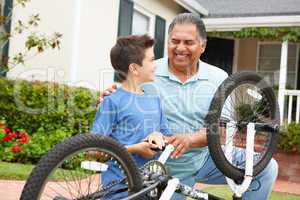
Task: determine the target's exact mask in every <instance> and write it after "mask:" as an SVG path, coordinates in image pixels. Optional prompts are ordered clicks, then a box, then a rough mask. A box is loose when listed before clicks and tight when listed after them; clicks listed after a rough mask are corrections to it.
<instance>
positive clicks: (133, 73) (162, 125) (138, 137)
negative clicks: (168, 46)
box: [92, 35, 169, 199]
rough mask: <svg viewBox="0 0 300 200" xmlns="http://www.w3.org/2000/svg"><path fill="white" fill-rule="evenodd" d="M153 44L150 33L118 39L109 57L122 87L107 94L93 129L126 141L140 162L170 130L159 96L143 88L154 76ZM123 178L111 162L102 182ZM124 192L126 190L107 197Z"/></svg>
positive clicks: (130, 150)
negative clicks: (146, 92)
mask: <svg viewBox="0 0 300 200" xmlns="http://www.w3.org/2000/svg"><path fill="white" fill-rule="evenodd" d="M153 45H154V40H153V39H151V38H150V37H149V36H147V35H142V36H138V35H132V36H128V37H121V38H119V39H118V41H117V43H116V44H115V46H114V47H113V48H112V49H111V52H110V59H111V63H112V66H113V68H114V69H115V71H116V73H117V76H118V78H119V80H121V83H122V87H120V88H118V89H117V91H116V92H114V93H113V94H111V95H110V96H108V97H105V98H104V101H103V102H102V104H101V108H100V110H99V111H98V112H97V114H96V118H95V121H94V124H93V129H92V132H93V133H95V134H102V135H107V136H110V137H112V138H114V139H116V140H117V141H119V142H120V143H122V144H124V145H125V146H126V148H127V150H128V151H129V152H130V153H131V154H132V156H133V158H134V159H135V161H136V162H137V164H138V166H142V165H143V164H145V163H146V162H147V161H149V159H151V158H153V157H154V156H155V154H156V152H155V151H153V150H152V149H153V148H162V146H164V137H163V134H169V130H168V128H167V121H166V118H165V116H164V114H163V113H162V108H161V103H160V99H159V97H158V96H153V95H151V96H150V95H147V94H144V92H143V90H142V88H141V85H142V84H143V83H146V82H150V81H153V80H154V71H155V66H154V62H153V61H154V53H153ZM145 140H148V142H145ZM152 141H153V142H154V143H152ZM110 169H111V170H110ZM120 178H121V172H120V170H118V168H117V166H114V165H113V164H109V170H108V171H106V172H105V173H104V174H103V175H102V184H103V185H104V186H105V185H106V184H108V183H110V182H111V181H112V180H118V179H120ZM124 196H126V193H125V194H124V193H123V194H122V195H120V194H118V195H114V196H113V197H111V196H110V197H107V198H108V199H119V198H121V197H124Z"/></svg>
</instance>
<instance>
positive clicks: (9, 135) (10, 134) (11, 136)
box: [7, 132, 18, 139]
mask: <svg viewBox="0 0 300 200" xmlns="http://www.w3.org/2000/svg"><path fill="white" fill-rule="evenodd" d="M7 136H8V137H9V138H10V139H16V138H17V137H18V136H17V134H15V133H12V132H11V133H8V134H7Z"/></svg>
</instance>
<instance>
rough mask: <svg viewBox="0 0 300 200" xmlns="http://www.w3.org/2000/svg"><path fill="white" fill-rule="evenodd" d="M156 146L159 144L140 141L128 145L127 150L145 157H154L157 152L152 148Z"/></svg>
mask: <svg viewBox="0 0 300 200" xmlns="http://www.w3.org/2000/svg"><path fill="white" fill-rule="evenodd" d="M155 148H157V145H155V144H150V143H148V142H140V143H137V144H133V145H130V146H127V150H128V151H129V152H130V153H136V154H139V155H140V156H142V157H144V158H153V156H155V154H156V153H157V152H156V151H154V150H152V149H155Z"/></svg>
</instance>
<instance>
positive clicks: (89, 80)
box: [5, 0, 198, 90]
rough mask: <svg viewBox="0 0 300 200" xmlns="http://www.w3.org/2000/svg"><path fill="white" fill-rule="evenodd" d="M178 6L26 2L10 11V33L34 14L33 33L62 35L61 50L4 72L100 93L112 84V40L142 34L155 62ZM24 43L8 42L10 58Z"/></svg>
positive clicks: (135, 0)
mask: <svg viewBox="0 0 300 200" xmlns="http://www.w3.org/2000/svg"><path fill="white" fill-rule="evenodd" d="M5 1H11V0H5ZM179 2H181V0H177V1H173V0H110V1H101V0H88V1H86V0H64V1H61V0H43V1H38V0H32V1H29V2H28V3H27V4H26V7H25V8H22V7H20V6H19V7H16V8H14V9H13V11H12V12H13V13H12V16H13V17H12V22H11V24H12V27H11V30H12V31H13V30H14V28H15V24H16V22H17V20H19V19H22V20H23V19H25V20H26V19H28V17H29V15H31V14H36V13H39V14H40V18H41V22H40V25H39V26H38V31H39V32H41V33H45V34H50V33H53V32H59V33H62V34H63V38H62V44H61V49H60V50H58V51H46V52H44V53H43V54H40V55H37V56H34V57H32V58H31V59H29V60H27V62H26V64H25V66H21V65H20V66H17V67H15V68H14V69H12V70H11V71H9V73H8V74H7V76H8V77H10V78H22V79H28V80H36V79H38V80H48V81H56V82H61V83H66V84H69V85H74V86H85V87H88V88H91V89H95V90H103V89H104V88H107V87H108V86H110V85H111V84H112V83H113V81H114V71H113V69H112V67H111V64H110V57H109V52H110V49H111V47H112V46H113V45H114V43H115V42H116V39H117V37H118V36H123V35H128V34H141V33H148V34H149V35H151V36H152V37H155V39H156V41H157V45H156V47H155V53H156V55H157V57H162V56H164V54H165V48H164V47H165V46H166V42H167V40H166V36H167V26H168V25H169V23H170V22H171V20H172V19H173V18H174V16H175V15H177V14H178V13H181V12H186V8H185V7H183V6H184V5H185V4H186V3H185V2H183V1H182V2H181V3H179ZM195 2H196V1H195ZM196 3H197V2H196ZM197 4H198V3H197ZM25 39H26V35H25V34H22V35H16V36H14V37H13V38H12V39H11V40H10V44H9V56H10V57H12V56H13V55H15V54H16V53H18V52H20V51H22V50H24V42H25Z"/></svg>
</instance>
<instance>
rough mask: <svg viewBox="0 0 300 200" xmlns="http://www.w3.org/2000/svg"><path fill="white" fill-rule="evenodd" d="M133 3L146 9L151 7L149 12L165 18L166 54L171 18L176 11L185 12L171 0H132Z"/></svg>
mask: <svg viewBox="0 0 300 200" xmlns="http://www.w3.org/2000/svg"><path fill="white" fill-rule="evenodd" d="M134 3H136V4H138V5H139V6H141V7H143V8H145V9H147V10H150V8H151V12H152V13H153V14H154V15H159V16H160V17H162V18H164V19H165V20H166V33H165V35H166V39H165V55H167V36H168V27H169V25H170V23H171V22H172V20H173V18H174V17H175V16H176V15H177V14H178V13H182V12H185V10H184V9H183V8H182V7H180V6H179V5H178V4H177V3H175V2H174V1H173V0H134Z"/></svg>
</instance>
